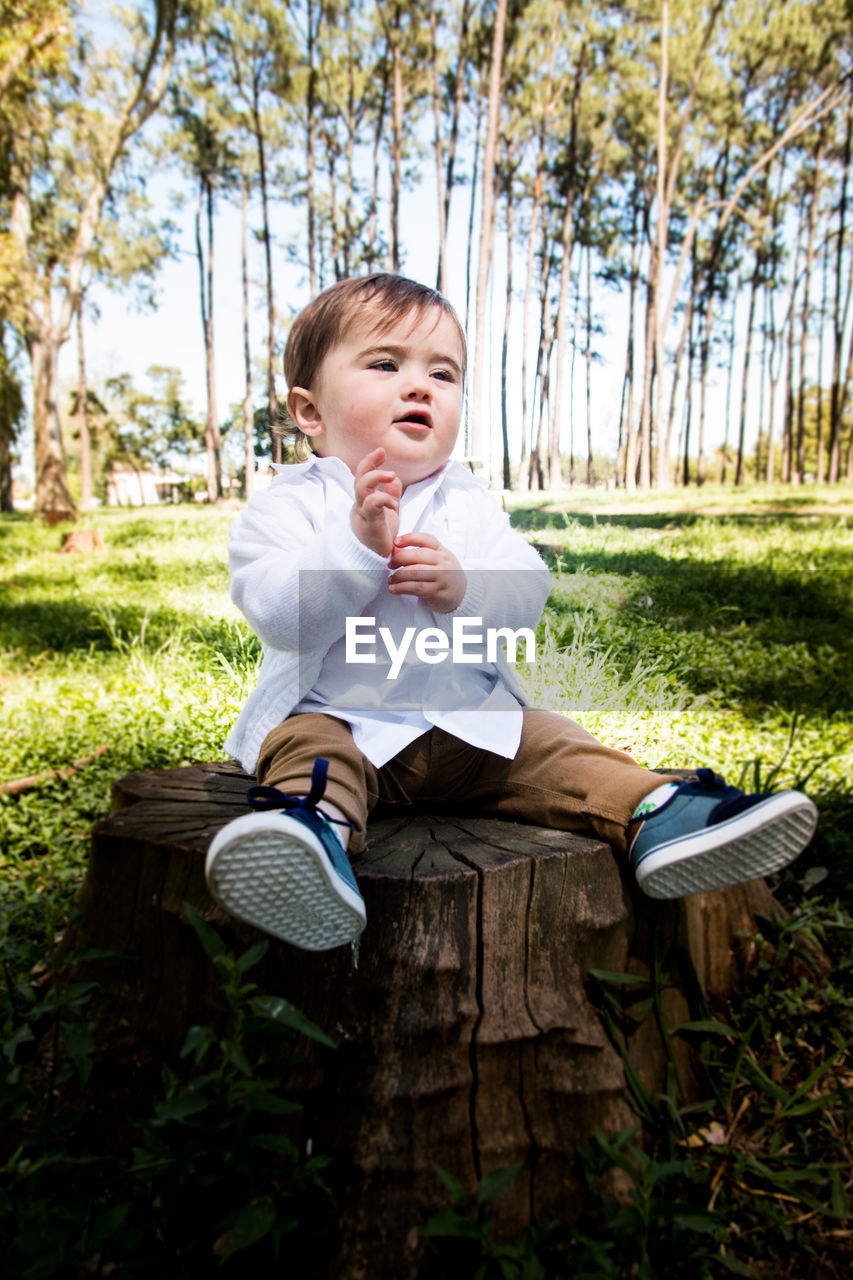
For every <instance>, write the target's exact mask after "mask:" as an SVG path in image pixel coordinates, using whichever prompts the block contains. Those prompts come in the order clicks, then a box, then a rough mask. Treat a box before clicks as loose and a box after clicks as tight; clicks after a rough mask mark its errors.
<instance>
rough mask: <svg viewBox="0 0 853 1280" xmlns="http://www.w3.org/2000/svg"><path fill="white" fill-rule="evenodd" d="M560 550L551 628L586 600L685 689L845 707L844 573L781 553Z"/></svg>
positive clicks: (848, 615)
mask: <svg viewBox="0 0 853 1280" xmlns="http://www.w3.org/2000/svg"><path fill="white" fill-rule="evenodd" d="M835 558H837V557H833V559H835ZM559 560H560V564H561V566H562V569H563V576H562V578H561V579H559V580H558V581H557V582H556V583H555V590H554V591H553V592H552V596H551V600H550V610H551V613H552V617H555V618H556V621H557V626H558V627H560V626H561V625H563V624H564V625H565V627H566V633H568V632H570V631H571V630H572V629H573V626H574V623H573V619H574V616H575V615H576V614H577V613H579V612H583V611H585V610H586V609H587V608H590V609H591V610H592V612H593V615H594V616H595V617H596V626H597V628H598V629H599V631H600V633H601V635H602V638H603V640H604V642H605V643H606V644H607V645H608V647H609V648H611V649H612V650H613V651H615V652H616V653H617V654H621V655H623V659H624V661H625V663H626V665H630V664H631V663H634V662H636V661H637V660H638V659H640V660H645V661H651V660H654V659H659V660H663V662H664V663H665V664H667V663H671V665H672V668H673V670H674V671H675V672H676V673H677V677H678V679H679V681H680V682H681V683H684V684H685V685H686V686H687V687H689V688H690V689H691V690H692V691H693V692H695V693H707V692H710V691H712V690H721V691H723V692H724V694H725V695H726V696H728V697H731V699H732V701H733V703H737V704H738V705H740V706H742V707H744V708H745V707H746V706H748V705H749V704H753V705H755V706H756V707H761V706H766V705H769V704H775V705H779V706H781V707H788V708H790V709H791V710H795V709H798V708H799V709H805V708H807V707H809V708H813V709H820V710H822V711H824V712H828V713H832V712H836V711H847V710H849V709H850V707H851V706H853V682H851V681H850V679H849V671H850V669H851V666H853V591H851V585H853V578H852V577H851V574H849V573H846V572H844V571H840V570H838V569H837V568H836V567H834V566H830V567H828V568H827V567H824V568H823V570H822V571H821V570H820V569H819V568H818V569H816V570H815V572H811V571H810V570H809V569H808V568H806V567H804V568H802V569H797V568H792V567H791V564H790V562H788V563H787V564H786V565H784V566H780V567H779V568H775V567H774V566H772V565H768V564H767V563H765V564H763V565H760V566H759V565H740V564H732V563H730V562H729V563H726V562H716V563H707V562H701V561H691V560H685V561H674V560H673V559H672V558H670V557H668V556H666V555H661V554H658V553H656V552H654V551H644V552H641V553H639V554H636V553H626V552H615V553H612V554H608V553H606V552H604V551H593V552H591V553H585V554H584V555H583V556H577V557H573V556H571V555H569V554H566V553H563V554H561V556H560V557H559ZM574 570H578V571H579V572H578V577H577V579H576V580H575V581H573V578H572V574H573V571H574ZM597 578H600V581H601V584H602V585H601V592H600V594H597V591H596V586H597V583H596V579H597ZM614 583H616V584H617V585H618V584H622V586H623V590H622V591H621V593H620V592H619V591H618V590H617V592H616V593H614V586H613V584H614Z"/></svg>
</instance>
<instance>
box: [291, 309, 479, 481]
mask: <svg viewBox="0 0 853 1280" xmlns="http://www.w3.org/2000/svg"><path fill="white" fill-rule="evenodd" d="M464 359H465V356H464V352H463V350H462V348H461V342H460V338H459V333H458V330H457V328H456V325H455V324H454V322H453V320H452V319H451V317H450V316H448V315H445V313H444V312H443V311H442V310H441V309H440V308H438V307H434V308H432V307H431V308H429V309H428V310H427V311H425V312H424V313H423V314H422V315H421V316H420V317H419V316H418V315H417V313H413V314H412V315H411V317H406V318H405V319H404V320H403V321H401V322H400V323H399V324H397V325H395V326H393V327H392V328H391V329H383V330H381V331H377V327H376V324H375V322H373V321H371V319H370V316H369V314H368V315H367V316H366V317H365V319H364V321H362V322H361V323H360V324H356V325H355V326H353V328H352V330H351V331H350V333H349V334H348V335H347V337H346V338H345V339H344V340H343V341H342V342H340V343H339V344H338V345H337V346H335V347H333V348H332V349H331V351H329V353H328V354H327V356H326V357H325V359H324V360H323V362H322V364H321V365H320V369H319V372H318V375H317V377H316V379H315V381H314V386H313V387H312V388H311V389H310V390H309V389H304V388H295V389H294V391H295V394H294V392H291V400H290V404H291V412H293V413H294V416H295V417H296V420H297V422H298V425H299V426H300V427H301V429H302V430H303V431H304V432H305V434H306V435H308V436H310V437H311V441H312V444H313V447H314V449H315V451H316V452H317V453H318V454H320V455H321V456H322V457H335V458H340V459H341V460H342V461H343V462H345V463H346V464H347V466H348V467H349V468H350V470H351V471H353V472H355V469H356V467H357V466H358V464H359V463H360V462H361V460H362V458H364V457H365V456H366V455H367V454H368V453H372V451H373V450H374V449H377V448H379V447H381V448H383V449H384V450H385V461H384V463H382V466H383V467H385V468H387V469H389V470H392V471H395V472H396V473H397V475H398V476H399V477H400V480H401V481H402V483H403V487H404V488H405V487H406V486H407V485H410V484H416V483H417V481H418V480H424V479H426V477H427V476H429V475H432V473H433V472H434V471H437V470H438V468H439V467H441V466H442V465H443V464H444V463H445V462H446V461H447V459H448V458H449V457H450V455H451V453H452V451H453V446H454V444H455V443H456V437H457V435H458V433H459V424H460V421H461V418H462V394H463V381H464V378H463V367H464Z"/></svg>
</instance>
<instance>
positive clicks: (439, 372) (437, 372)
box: [432, 369, 456, 382]
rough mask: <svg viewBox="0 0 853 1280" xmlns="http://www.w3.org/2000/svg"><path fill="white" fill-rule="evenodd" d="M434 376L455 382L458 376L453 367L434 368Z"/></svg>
mask: <svg viewBox="0 0 853 1280" xmlns="http://www.w3.org/2000/svg"><path fill="white" fill-rule="evenodd" d="M432 376H433V377H434V378H438V379H439V380H440V381H441V382H455V381H456V376H455V374H454V373H453V371H452V369H433V371H432Z"/></svg>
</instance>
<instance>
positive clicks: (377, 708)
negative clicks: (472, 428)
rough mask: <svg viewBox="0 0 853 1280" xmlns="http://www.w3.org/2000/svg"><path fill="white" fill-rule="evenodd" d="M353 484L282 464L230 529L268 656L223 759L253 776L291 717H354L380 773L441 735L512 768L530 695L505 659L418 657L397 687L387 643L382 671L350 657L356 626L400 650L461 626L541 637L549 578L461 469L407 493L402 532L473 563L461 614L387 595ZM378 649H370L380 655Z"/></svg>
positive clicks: (333, 466) (337, 474)
mask: <svg viewBox="0 0 853 1280" xmlns="http://www.w3.org/2000/svg"><path fill="white" fill-rule="evenodd" d="M352 503H353V476H352V473H351V472H350V470H349V468H348V467H347V466H346V465H345V464H344V463H343V462H341V461H340V459H338V458H317V457H312V458H311V459H309V461H308V462H305V463H299V464H297V465H295V466H288V467H282V468H281V469H280V472H279V475H278V476H277V478H276V480H275V481H274V482H273V484H272V485H271V486H270V487H269V488H268V489H266V490H264V491H262V492H261V493H259V494H257V495H256V496H255V497H254V498H252V500H251V501H250V502H249V503H248V504H247V506H246V509H245V510H244V512H243V514H242V515H241V516H240V517H239V518H238V520H237V521H236V522H235V524H234V526H233V527H232V531H231V537H230V543H229V550H230V560H231V573H232V578H231V581H232V597H233V599H234V600H235V602H236V603H237V605H238V606H239V607H240V608H241V609H242V611H243V612H244V614H245V615H246V617H247V619H248V620H249V622H250V624H251V626H252V628H253V630H254V631H255V632H256V634H257V635H258V636H259V637H260V639H261V641H262V642H263V645H264V661H263V664H262V667H261V673H260V679H259V683H258V687H257V688H256V690H255V692H254V693H253V694H252V696H251V697H250V699H249V701H248V703H247V704H246V706H245V707H244V709H243V712H242V713H241V715H240V718H239V719H238V721H237V724H236V725H235V727H234V730H233V732H232V733H231V735H230V737H229V739H228V741H227V743H226V748H227V749H228V750H229V751H230V752H231V753H232V754H233V755H234V756H236V758H237V759H238V760H239V761H240V763H241V764H242V765H243V767H244V768H245V769H247V770H248V771H250V772H251V771H253V770H254V768H255V765H256V763H257V755H258V749H259V747H260V744H261V742H262V741H263V738H264V737H265V736H266V734H267V733H268V732H269V731H270V730H271V729H273V728H274V727H275V726H276V725H277V724H279V723H280V722H281V721H282V720H283V719H285V718H286V717H287V716H288V715H290V714H293V713H297V712H307V711H322V712H324V713H325V714H327V715H334V716H337V717H339V718H340V719H343V720H346V722H347V723H348V724H349V725H350V726H351V728H352V731H353V737H354V740H355V742H356V745H357V746H358V747H359V749H360V750H361V751H362V752H363V753H364V754H365V755H366V756H367V757H368V759H369V760H370V761H371V762H372V763H373V764H374V765H375V766H377V767H379V766H380V765H382V764H384V763H385V762H386V761H387V760H389V759H391V758H392V757H393V756H395V755H397V754H398V753H399V752H400V751H401V750H402V749H403V747H405V746H406V745H407V744H408V743H409V742H412V741H413V740H414V739H415V738H417V737H419V736H420V735H421V734H422V733H425V732H426V731H427V730H428V729H429V728H430V727H431V726H432V725H440V726H441V727H442V728H444V729H446V730H447V731H448V732H449V733H452V734H454V735H455V736H456V737H459V738H461V739H462V740H463V741H466V742H470V743H471V744H472V745H475V746H479V747H482V748H484V749H486V750H489V751H494V752H496V753H497V754H499V755H503V756H506V757H512V756H513V755H514V754H515V752H516V750H517V748H518V742H519V738H520V734H521V706H522V705H523V703H524V696H523V694H522V692H521V690H520V688H519V686H518V683H517V681H516V680H515V677H514V673H513V672H512V669H511V666H510V664H509V663H508V662H507V661H506V657H505V655H504V654H503V651H502V650H500V649H498V651H497V655H496V659H495V661H493V662H488V661H485V658H484V659H483V660H481V661H476V662H473V663H471V662H466V663H455V662H452V661H450V659H449V658H448V660H446V661H443V662H441V663H440V664H439V663H434V664H427V663H425V662H422V661H420V660H418V659H416V658H414V654H413V650H411V649H410V651H409V654H408V655H407V660H406V661H405V662H403V663H402V666H401V668H400V671H399V674H398V675H397V677H396V679H393V680H390V679H389V678H388V673H389V668H390V665H391V657H390V655H389V654H388V652H387V650H386V648H385V646H384V645H383V644H381V643H377V644H376V645H375V647H374V650H373V652H374V653H375V656H376V659H377V661H376V662H375V663H370V664H368V663H364V664H359V665H354V664H353V663H352V662H349V663H348V662H347V660H346V620H347V618H348V617H349V618H360V619H366V618H369V617H372V618H374V620H375V622H374V624H373V627H374V634H375V635H376V636H377V637H378V634H379V632H378V629H379V628H380V627H387V628H388V629H389V631H390V632H391V634H392V635H393V636H394V637H395V643H396V644H397V645H398V646H399V643H400V639H401V637H402V635H403V632H404V631H405V629H406V628H407V627H414V628H415V629H416V630H422V629H424V628H438V629H439V630H441V631H443V632H444V633H445V634H448V635H449V634H450V631H451V629H452V628H453V625H454V622H453V620H454V618H460V619H470V620H472V621H471V622H470V623H469V624H468V627H469V632H470V631H473V632H476V630H477V627H476V624H475V623H474V621H473V620H474V619H477V618H480V619H482V629H485V628H487V627H510V628H512V629H518V628H521V627H525V626H526V627H535V625H536V623H537V622H538V619H539V615H540V613H541V611H542V606H543V605H544V602H545V600H546V599H547V595H548V590H549V585H550V580H549V575H548V571H547V569H546V568H545V566H544V564H543V563H542V561H541V559H540V558H539V556H538V555H537V553H536V552H535V551H534V550H533V548H532V547H531V546H530V545H529V544H528V543H527V542H525V540H524V539H523V538H522V537H521V535H520V534H518V533H516V531H515V530H514V529H512V527H511V526H510V524H509V520H508V518H507V516H506V514H505V512H503V511H502V510H501V509H500V507H499V506H498V505H497V503H496V502H495V500H494V498H493V496H492V495H491V494H489V493H488V491H487V490H486V489H485V486H484V485H483V484H482V482H481V481H479V480H477V479H475V478H474V477H473V476H472V475H471V474H470V472H468V471H467V470H466V469H465V468H464V467H463V466H461V465H460V464H459V463H456V462H450V463H447V464H446V465H445V466H444V467H443V468H441V470H440V471H438V472H436V473H435V474H434V475H432V476H429V477H427V479H426V480H422V481H420V482H419V483H418V484H414V485H409V486H408V487H407V489H406V490H405V492H404V493H403V497H402V500H401V504H400V532H401V533H407V532H414V531H421V532H428V533H432V534H433V535H434V536H435V537H436V538H438V540H439V541H440V542H441V543H442V544H443V545H444V546H445V547H447V548H448V549H449V550H451V551H452V552H453V553H454V554H455V555H456V557H457V559H458V560H459V561H460V563H461V564H462V567H463V569H464V571H465V573H466V592H465V596H464V598H463V600H462V602H461V604H460V605H459V607H458V609H456V610H454V611H453V613H452V614H435V613H433V611H432V610H431V609H429V608H428V607H427V606H426V605H425V604H424V603H423V602H422V601H420V600H418V599H417V598H416V597H413V596H404V597H400V596H392V595H391V594H390V592H388V590H387V578H388V566H387V562H386V561H385V560H384V559H383V558H382V557H381V556H378V555H376V554H375V553H374V552H373V551H371V550H370V549H369V548H367V547H365V546H364V545H363V544H362V543H361V542H359V541H358V539H357V538H356V536H355V534H354V533H353V531H352V527H351V525H350V510H351V508H352ZM369 648H370V646H369V644H368V645H366V646H365V648H363V649H362V652H365V649H367V650H369Z"/></svg>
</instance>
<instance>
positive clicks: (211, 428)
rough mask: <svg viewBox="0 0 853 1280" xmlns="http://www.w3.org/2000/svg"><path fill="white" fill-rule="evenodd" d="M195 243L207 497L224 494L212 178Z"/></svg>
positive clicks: (203, 185) (202, 191) (204, 185)
mask: <svg viewBox="0 0 853 1280" xmlns="http://www.w3.org/2000/svg"><path fill="white" fill-rule="evenodd" d="M205 214H206V220H207V261H206V263H205V251H204V246H203V243H202V234H201V226H202V218H203V216H204V215H205ZM195 245H196V257H197V260H198V276H199V301H200V306H201V325H202V332H203V334H204V371H205V384H206V390H207V414H206V418H205V427H204V451H205V454H206V457H207V500H208V502H216V500H217V499H218V498H221V497H222V463H221V458H220V441H219V422H218V420H217V415H216V376H215V370H216V364H215V356H214V336H213V187H212V185H211V182H210V179H209V178H207V177H204V176H203V177H202V178H201V181H200V183H199V207H198V209H197V211H196V218H195Z"/></svg>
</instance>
